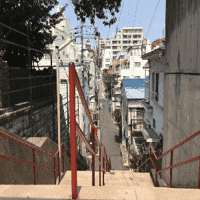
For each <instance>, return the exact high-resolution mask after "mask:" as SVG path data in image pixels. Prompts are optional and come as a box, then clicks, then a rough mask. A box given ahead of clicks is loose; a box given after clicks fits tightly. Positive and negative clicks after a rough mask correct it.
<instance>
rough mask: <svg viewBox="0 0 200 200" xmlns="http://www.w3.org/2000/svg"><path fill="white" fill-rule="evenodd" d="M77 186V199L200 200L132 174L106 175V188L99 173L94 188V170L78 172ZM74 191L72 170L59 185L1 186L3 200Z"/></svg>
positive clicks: (194, 192)
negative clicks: (101, 183) (100, 183)
mask: <svg viewBox="0 0 200 200" xmlns="http://www.w3.org/2000/svg"><path fill="white" fill-rule="evenodd" d="M101 175H102V174H101ZM101 182H103V181H102V179H101ZM77 185H78V187H77V192H78V199H131V200H169V199H170V200H188V199H192V200H199V199H200V190H198V189H175V188H161V187H154V185H153V183H152V180H151V177H150V175H149V173H135V172H132V171H119V170H111V171H110V172H106V174H105V185H104V186H99V172H95V186H92V171H77ZM71 191H72V189H71V171H67V172H66V173H65V174H63V178H62V181H61V183H60V185H0V199H6V200H9V199H17V200H20V199H28V198H29V199H35V200H36V199H46V200H47V199H49V200H50V199H51V200H53V199H54V200H55V199H71V197H70V196H71Z"/></svg>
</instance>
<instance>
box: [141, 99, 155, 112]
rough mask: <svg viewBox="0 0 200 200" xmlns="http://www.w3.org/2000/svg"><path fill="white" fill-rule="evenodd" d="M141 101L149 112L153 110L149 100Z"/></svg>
mask: <svg viewBox="0 0 200 200" xmlns="http://www.w3.org/2000/svg"><path fill="white" fill-rule="evenodd" d="M140 103H141V104H142V105H143V106H144V109H145V110H146V111H147V112H153V107H152V106H151V105H150V104H149V103H148V102H145V101H141V102H140Z"/></svg>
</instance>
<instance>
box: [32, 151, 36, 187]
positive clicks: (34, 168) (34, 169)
mask: <svg viewBox="0 0 200 200" xmlns="http://www.w3.org/2000/svg"><path fill="white" fill-rule="evenodd" d="M32 151H33V164H35V149H32ZM33 172H34V185H36V167H35V166H33Z"/></svg>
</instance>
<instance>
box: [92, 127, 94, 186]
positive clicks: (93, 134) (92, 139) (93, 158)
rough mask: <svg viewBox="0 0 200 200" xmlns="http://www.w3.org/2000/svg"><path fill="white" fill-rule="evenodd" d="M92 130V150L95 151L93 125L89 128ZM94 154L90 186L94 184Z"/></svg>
mask: <svg viewBox="0 0 200 200" xmlns="http://www.w3.org/2000/svg"><path fill="white" fill-rule="evenodd" d="M91 129H92V131H91V133H92V150H93V151H94V153H95V136H94V134H95V132H94V127H92V128H91ZM94 156H95V154H92V186H95V160H94Z"/></svg>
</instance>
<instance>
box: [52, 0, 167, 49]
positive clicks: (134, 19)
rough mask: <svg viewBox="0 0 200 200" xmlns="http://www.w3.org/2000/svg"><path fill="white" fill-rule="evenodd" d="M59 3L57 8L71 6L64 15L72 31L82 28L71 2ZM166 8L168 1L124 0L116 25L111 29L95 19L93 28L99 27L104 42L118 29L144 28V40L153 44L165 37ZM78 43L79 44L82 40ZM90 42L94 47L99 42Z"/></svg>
mask: <svg viewBox="0 0 200 200" xmlns="http://www.w3.org/2000/svg"><path fill="white" fill-rule="evenodd" d="M58 1H59V4H58V5H57V6H63V5H65V4H66V3H67V4H69V5H68V6H67V7H66V10H65V12H64V15H65V17H67V18H68V19H69V21H70V29H72V30H74V28H75V27H77V26H80V24H81V22H80V21H78V20H77V17H76V14H75V12H74V6H73V4H72V3H71V0H58ZM57 6H56V7H55V8H54V9H52V12H51V13H54V12H56V8H57ZM165 6H166V0H151V1H149V0H122V4H121V7H120V8H119V13H117V14H116V15H115V16H116V17H117V22H116V23H115V24H113V25H111V26H110V28H109V26H104V24H103V20H100V19H98V18H95V25H94V26H93V27H96V26H97V27H98V31H99V32H100V36H101V38H102V39H103V40H105V39H106V38H112V37H114V35H115V33H116V28H117V27H118V29H119V30H121V29H122V28H124V27H143V36H144V38H146V39H148V40H149V41H150V43H152V42H153V41H154V40H156V39H159V38H162V37H163V28H165ZM156 8H157V9H156ZM107 16H108V19H111V15H110V14H109V13H108V14H107ZM84 25H88V26H90V25H91V24H90V20H89V19H86V23H85V24H84ZM86 31H88V33H89V32H90V33H91V34H94V32H91V29H89V28H87V29H86V28H84V29H83V32H84V34H86ZM74 32H75V30H74ZM91 37H92V36H91ZM76 41H77V43H79V42H80V39H77V40H76ZM90 41H91V46H92V47H93V46H96V45H97V41H95V40H94V39H91V40H90ZM85 42H86V39H85V40H84V43H85Z"/></svg>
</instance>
